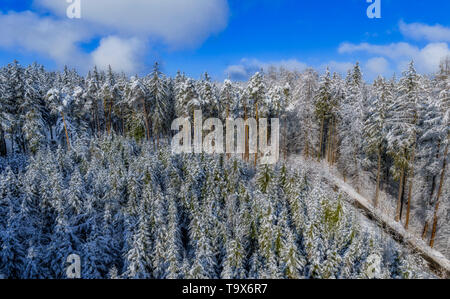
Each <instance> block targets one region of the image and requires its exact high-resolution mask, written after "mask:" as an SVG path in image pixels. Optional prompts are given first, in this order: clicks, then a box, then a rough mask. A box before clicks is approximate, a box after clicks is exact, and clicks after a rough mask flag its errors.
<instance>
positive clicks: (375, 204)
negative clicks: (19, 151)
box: [373, 147, 381, 208]
mask: <svg viewBox="0 0 450 299" xmlns="http://www.w3.org/2000/svg"><path fill="white" fill-rule="evenodd" d="M380 178H381V148H380V147H378V169H377V187H376V191H375V200H374V202H373V205H374V207H375V208H376V207H378V197H379V195H380Z"/></svg>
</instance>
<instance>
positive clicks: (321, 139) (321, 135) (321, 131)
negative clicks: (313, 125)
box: [317, 116, 325, 162]
mask: <svg viewBox="0 0 450 299" xmlns="http://www.w3.org/2000/svg"><path fill="white" fill-rule="evenodd" d="M324 125H325V117H324V116H323V117H322V125H321V126H320V140H319V151H318V153H317V161H318V162H320V158H321V157H322V145H323V130H324Z"/></svg>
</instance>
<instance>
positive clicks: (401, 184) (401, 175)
mask: <svg viewBox="0 0 450 299" xmlns="http://www.w3.org/2000/svg"><path fill="white" fill-rule="evenodd" d="M404 177H405V168H404V167H402V173H401V174H400V185H399V187H398V200H397V211H396V212H395V221H397V222H399V221H400V213H401V207H402V195H403V180H404Z"/></svg>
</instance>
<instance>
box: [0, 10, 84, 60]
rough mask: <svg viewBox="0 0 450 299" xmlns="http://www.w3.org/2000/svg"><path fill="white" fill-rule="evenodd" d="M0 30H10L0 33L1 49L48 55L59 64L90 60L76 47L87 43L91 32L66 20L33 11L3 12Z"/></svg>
mask: <svg viewBox="0 0 450 299" xmlns="http://www.w3.org/2000/svg"><path fill="white" fill-rule="evenodd" d="M0 28H3V29H5V28H7V29H6V30H2V34H0V47H3V48H6V49H12V50H15V51H25V52H32V53H38V54H41V55H45V56H47V57H49V58H51V59H53V60H54V61H55V62H56V63H58V64H59V65H64V64H68V65H72V64H73V62H74V61H82V60H86V59H88V55H87V54H84V53H82V52H81V51H80V50H79V49H78V47H77V46H76V44H77V43H79V42H82V41H84V40H88V39H89V38H90V37H91V33H90V32H89V30H88V29H87V28H86V27H84V26H78V27H75V24H74V23H71V22H68V21H67V20H56V19H54V18H50V17H39V16H38V15H36V14H34V13H32V12H21V13H16V12H10V13H8V14H2V13H0Z"/></svg>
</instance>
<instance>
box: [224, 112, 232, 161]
mask: <svg viewBox="0 0 450 299" xmlns="http://www.w3.org/2000/svg"><path fill="white" fill-rule="evenodd" d="M229 117H230V104H227V117H226V119H225V122H226V121H227V119H228V118H229ZM233 139H234V136H233ZM233 148H234V141H233ZM230 158H231V154H230V153H227V160H229V159H230Z"/></svg>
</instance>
